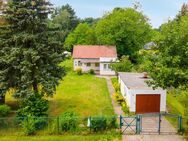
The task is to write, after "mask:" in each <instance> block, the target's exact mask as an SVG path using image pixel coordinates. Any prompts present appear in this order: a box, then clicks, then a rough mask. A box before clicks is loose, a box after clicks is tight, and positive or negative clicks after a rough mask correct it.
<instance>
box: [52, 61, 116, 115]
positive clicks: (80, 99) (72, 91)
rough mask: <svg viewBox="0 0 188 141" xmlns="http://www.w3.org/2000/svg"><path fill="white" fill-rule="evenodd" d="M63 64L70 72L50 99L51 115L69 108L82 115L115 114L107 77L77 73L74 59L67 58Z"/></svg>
mask: <svg viewBox="0 0 188 141" xmlns="http://www.w3.org/2000/svg"><path fill="white" fill-rule="evenodd" d="M61 65H62V66H65V67H66V70H67V71H68V72H67V75H66V76H65V77H64V78H63V80H62V81H61V82H60V84H59V86H58V87H57V91H56V94H55V95H54V97H53V98H52V99H50V109H49V114H50V115H51V116H57V115H60V114H61V113H63V112H64V111H67V110H72V111H75V112H76V113H77V114H78V115H80V116H89V115H101V114H104V115H114V112H113V107H112V105H111V99H110V96H109V92H108V88H107V84H106V80H105V79H103V78H97V77H95V76H94V75H90V74H83V75H80V76H79V75H77V74H76V73H75V72H73V71H72V66H73V64H72V60H66V61H65V62H63V63H62V64H61Z"/></svg>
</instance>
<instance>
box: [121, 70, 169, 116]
mask: <svg viewBox="0 0 188 141" xmlns="http://www.w3.org/2000/svg"><path fill="white" fill-rule="evenodd" d="M147 80H151V79H150V78H148V76H147V75H146V74H145V73H125V72H119V73H118V81H119V84H120V91H121V94H122V96H123V97H124V98H125V99H126V102H127V105H128V106H129V109H130V111H131V112H135V113H137V114H145V113H160V112H165V111H166V90H164V89H162V88H157V89H153V88H152V87H149V86H148V85H147V83H146V81H147Z"/></svg>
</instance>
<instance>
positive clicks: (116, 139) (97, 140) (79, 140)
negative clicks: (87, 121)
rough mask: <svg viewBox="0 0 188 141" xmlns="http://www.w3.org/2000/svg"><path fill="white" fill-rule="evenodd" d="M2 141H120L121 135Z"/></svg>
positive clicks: (26, 138)
mask: <svg viewBox="0 0 188 141" xmlns="http://www.w3.org/2000/svg"><path fill="white" fill-rule="evenodd" d="M0 140H1V141H10V140H11V141H120V140H121V136H119V135H117V134H116V135H102V134H101V135H88V136H77V135H75V136H74V135H72V136H70V135H65V136H34V137H15V136H12V137H11V136H8V137H0Z"/></svg>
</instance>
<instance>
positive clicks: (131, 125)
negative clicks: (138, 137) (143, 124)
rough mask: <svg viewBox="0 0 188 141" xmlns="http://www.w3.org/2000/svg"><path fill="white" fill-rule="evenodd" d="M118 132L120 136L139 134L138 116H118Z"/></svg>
mask: <svg viewBox="0 0 188 141" xmlns="http://www.w3.org/2000/svg"><path fill="white" fill-rule="evenodd" d="M120 130H121V133H122V134H139V131H140V116H139V115H137V116H120Z"/></svg>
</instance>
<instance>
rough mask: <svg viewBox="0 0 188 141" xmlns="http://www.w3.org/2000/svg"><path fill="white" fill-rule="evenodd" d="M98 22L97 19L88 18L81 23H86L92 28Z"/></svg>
mask: <svg viewBox="0 0 188 141" xmlns="http://www.w3.org/2000/svg"><path fill="white" fill-rule="evenodd" d="M99 20H100V19H99V18H97V19H95V18H92V17H89V18H85V19H83V20H81V23H87V24H88V25H89V26H94V25H96V24H97V22H98V21H99Z"/></svg>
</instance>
